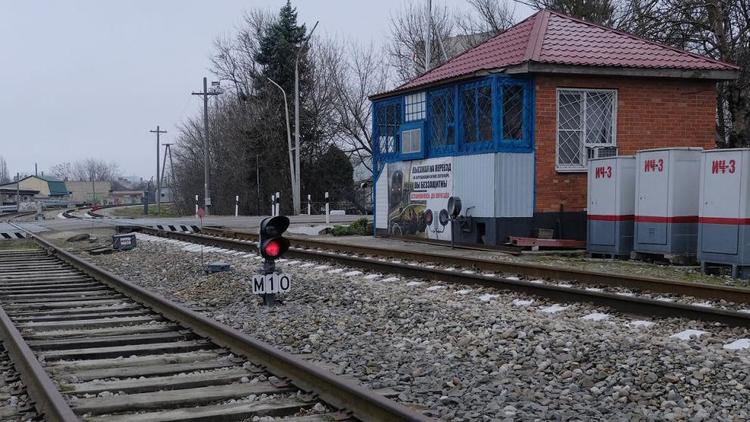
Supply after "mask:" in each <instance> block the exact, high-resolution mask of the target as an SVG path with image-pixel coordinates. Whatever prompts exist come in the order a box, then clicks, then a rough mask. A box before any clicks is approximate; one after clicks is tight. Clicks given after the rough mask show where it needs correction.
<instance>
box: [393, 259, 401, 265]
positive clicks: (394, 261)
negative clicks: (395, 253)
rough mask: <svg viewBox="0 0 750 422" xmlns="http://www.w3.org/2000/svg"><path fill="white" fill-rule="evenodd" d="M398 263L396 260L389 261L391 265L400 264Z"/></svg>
mask: <svg viewBox="0 0 750 422" xmlns="http://www.w3.org/2000/svg"><path fill="white" fill-rule="evenodd" d="M400 263H401V261H399V260H398V259H395V260H393V261H391V264H400Z"/></svg>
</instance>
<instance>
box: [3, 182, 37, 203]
mask: <svg viewBox="0 0 750 422" xmlns="http://www.w3.org/2000/svg"><path fill="white" fill-rule="evenodd" d="M38 194H39V191H38V190H27V189H21V190H18V189H16V184H15V183H11V184H10V185H3V186H0V205H15V204H16V196H18V201H19V202H29V201H32V200H33V199H34V196H36V195H38Z"/></svg>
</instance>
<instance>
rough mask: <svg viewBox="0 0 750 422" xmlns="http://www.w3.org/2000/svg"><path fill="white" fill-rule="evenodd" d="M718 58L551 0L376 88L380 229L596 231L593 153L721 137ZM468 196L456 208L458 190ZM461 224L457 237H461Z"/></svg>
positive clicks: (478, 233) (722, 67)
mask: <svg viewBox="0 0 750 422" xmlns="http://www.w3.org/2000/svg"><path fill="white" fill-rule="evenodd" d="M738 75H739V68H738V67H737V66H735V65H732V64H728V63H723V62H719V61H716V60H713V59H711V58H708V57H703V56H699V55H696V54H692V53H689V52H686V51H682V50H678V49H675V48H672V47H668V46H665V45H661V44H657V43H653V42H650V41H647V40H644V39H642V38H638V37H636V36H634V35H631V34H627V33H624V32H621V31H616V30H614V29H611V28H606V27H603V26H600V25H595V24H592V23H589V22H584V21H582V20H579V19H574V18H571V17H569V16H565V15H562V14H559V13H555V12H551V11H547V10H543V11H540V12H538V13H536V14H534V15H532V16H531V17H529V18H528V19H526V20H524V21H522V22H520V23H518V24H517V25H515V26H513V27H511V28H509V29H508V30H507V31H505V32H503V33H501V34H499V35H497V36H495V37H492V38H490V39H489V40H487V41H486V42H484V43H482V44H479V45H477V46H476V47H473V48H471V49H469V50H467V51H465V52H464V53H462V54H459V55H457V56H456V57H453V58H452V59H450V60H448V61H447V62H445V63H444V64H442V65H440V66H437V67H435V68H433V69H431V70H430V71H428V72H426V73H424V74H422V75H420V76H418V77H416V78H414V79H413V80H411V81H409V82H407V83H405V84H403V85H401V86H399V87H397V88H396V89H394V90H392V91H389V92H383V93H379V94H376V95H373V96H372V97H370V98H371V100H372V102H373V112H372V115H373V128H372V132H373V133H372V139H373V184H374V190H375V193H374V197H375V206H374V207H373V208H374V213H375V227H376V232H377V233H378V234H384V235H391V236H419V237H428V238H431V239H439V240H450V239H451V237H453V238H454V239H455V240H456V241H459V242H464V243H485V244H502V243H504V242H505V241H506V239H507V238H508V236H532V235H533V234H534V233H535V232H537V229H553V231H554V236H555V237H557V238H563V239H581V240H582V239H585V238H586V183H587V181H586V180H587V179H586V171H587V165H588V160H589V159H591V158H595V157H603V156H610V155H616V154H633V153H634V152H635V151H637V150H641V149H646V148H660V147H679V146H682V147H703V148H711V147H713V146H714V141H715V132H716V83H717V81H722V80H733V79H736V78H737V77H738ZM450 197H459V198H460V199H461V200H462V205H463V208H462V211H461V218H460V219H459V220H457V221H456V223H455V224H454V223H452V222H451V220H450V219H449V218H448V208H449V207H448V199H449V198H450ZM451 234H452V236H451Z"/></svg>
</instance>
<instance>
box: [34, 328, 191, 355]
mask: <svg viewBox="0 0 750 422" xmlns="http://www.w3.org/2000/svg"><path fill="white" fill-rule="evenodd" d="M194 338H196V335H195V334H193V333H191V332H189V331H169V332H166V333H152V334H142V333H138V334H131V335H120V336H101V337H85V338H76V339H72V338H62V339H57V340H29V341H27V342H26V344H28V345H29V347H31V348H32V349H34V350H64V349H82V348H90V347H114V346H125V345H129V344H148V343H164V342H167V341H180V340H191V339H194Z"/></svg>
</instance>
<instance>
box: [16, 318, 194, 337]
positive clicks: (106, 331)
mask: <svg viewBox="0 0 750 422" xmlns="http://www.w3.org/2000/svg"><path fill="white" fill-rule="evenodd" d="M179 329H180V327H179V326H178V325H176V324H174V323H167V322H165V323H160V324H145V325H126V326H122V327H109V328H91V329H83V330H52V331H37V332H33V331H32V330H24V331H23V337H24V338H25V339H26V340H43V339H53V338H76V337H94V336H115V335H126V334H135V333H163V332H166V331H172V330H179Z"/></svg>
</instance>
